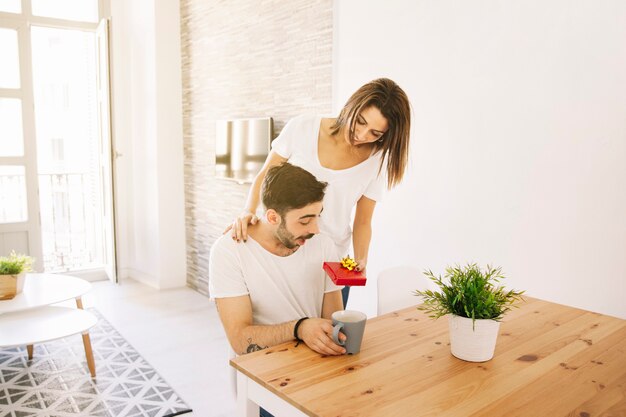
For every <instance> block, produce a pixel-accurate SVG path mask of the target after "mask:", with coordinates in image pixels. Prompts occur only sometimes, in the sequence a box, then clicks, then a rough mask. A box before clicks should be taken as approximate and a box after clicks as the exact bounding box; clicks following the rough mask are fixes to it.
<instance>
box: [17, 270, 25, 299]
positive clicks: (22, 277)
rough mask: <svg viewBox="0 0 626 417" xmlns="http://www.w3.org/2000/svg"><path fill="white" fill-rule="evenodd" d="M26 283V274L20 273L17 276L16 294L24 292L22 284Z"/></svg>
mask: <svg viewBox="0 0 626 417" xmlns="http://www.w3.org/2000/svg"><path fill="white" fill-rule="evenodd" d="M25 281H26V272H20V273H19V274H18V275H17V284H16V287H17V291H16V294H19V293H21V292H22V291H23V290H24V282H25Z"/></svg>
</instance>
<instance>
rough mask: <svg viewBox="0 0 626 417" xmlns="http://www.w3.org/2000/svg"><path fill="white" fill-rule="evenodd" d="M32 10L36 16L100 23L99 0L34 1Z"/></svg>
mask: <svg viewBox="0 0 626 417" xmlns="http://www.w3.org/2000/svg"><path fill="white" fill-rule="evenodd" d="M32 10H33V14H34V15H35V16H44V17H56V18H57V19H67V20H80V21H83V22H97V21H98V0H54V1H50V0H32Z"/></svg>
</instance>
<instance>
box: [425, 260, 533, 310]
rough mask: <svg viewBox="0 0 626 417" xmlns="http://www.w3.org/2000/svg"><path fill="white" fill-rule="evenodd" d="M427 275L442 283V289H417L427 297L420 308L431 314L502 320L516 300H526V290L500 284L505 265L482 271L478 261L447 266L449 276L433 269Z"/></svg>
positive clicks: (437, 282)
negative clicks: (513, 288)
mask: <svg viewBox="0 0 626 417" xmlns="http://www.w3.org/2000/svg"><path fill="white" fill-rule="evenodd" d="M424 275H426V277H428V278H429V279H430V280H431V281H433V282H434V283H435V284H437V286H438V287H439V289H440V291H431V290H424V291H414V294H415V295H419V296H421V297H422V298H423V300H424V303H423V304H421V305H420V306H419V307H418V309H419V310H423V311H426V312H427V313H428V315H429V317H431V318H434V319H438V318H439V317H441V316H445V315H446V314H455V315H457V316H461V317H467V318H470V319H472V322H475V320H477V319H492V320H496V321H500V320H501V319H502V317H503V316H504V314H505V313H506V312H508V311H509V310H510V309H511V307H513V304H514V303H515V302H516V301H519V300H523V298H522V294H523V293H524V291H514V290H509V291H506V290H505V289H504V288H503V287H501V286H498V285H497V284H498V283H499V281H500V280H501V279H503V278H504V276H503V275H502V268H492V267H491V266H489V265H487V269H486V270H484V271H482V270H481V269H480V267H478V265H476V264H467V265H466V266H465V267H461V266H459V265H456V266H454V267H448V268H446V273H445V280H444V279H442V278H441V276H439V277H437V276H435V274H433V273H432V271H430V270H428V271H424Z"/></svg>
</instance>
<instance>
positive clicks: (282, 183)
mask: <svg viewBox="0 0 626 417" xmlns="http://www.w3.org/2000/svg"><path fill="white" fill-rule="evenodd" d="M327 185H328V183H325V182H321V181H318V180H317V178H315V176H314V175H313V174H311V173H310V172H309V171H307V170H305V169H302V168H300V167H298V166H295V165H291V164H290V163H289V162H283V163H282V164H281V165H277V166H273V167H271V168H270V169H268V170H267V174H265V179H264V180H263V185H262V186H261V201H262V202H263V206H265V209H266V210H269V209H273V210H276V212H277V213H278V214H279V215H281V216H284V215H285V213H287V212H288V211H289V210H294V209H300V208H302V207H305V206H308V205H309V204H312V203H317V202H318V201H322V200H323V199H324V191H325V190H326V186H327Z"/></svg>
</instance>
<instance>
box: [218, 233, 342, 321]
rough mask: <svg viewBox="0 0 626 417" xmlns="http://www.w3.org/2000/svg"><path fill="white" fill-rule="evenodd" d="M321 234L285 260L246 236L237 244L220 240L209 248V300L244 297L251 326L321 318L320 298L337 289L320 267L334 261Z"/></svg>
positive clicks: (330, 244) (333, 253) (329, 244)
mask: <svg viewBox="0 0 626 417" xmlns="http://www.w3.org/2000/svg"><path fill="white" fill-rule="evenodd" d="M338 259H339V258H338V256H337V251H336V248H335V245H334V244H333V242H332V241H331V240H330V239H329V238H328V237H326V236H322V235H316V236H314V237H313V238H311V239H309V240H307V242H306V243H305V244H304V245H303V246H301V247H300V248H299V249H298V250H297V251H296V252H294V253H293V254H291V255H289V256H277V255H274V254H273V253H271V252H269V251H267V250H266V249H265V248H263V247H262V246H261V245H260V244H259V243H258V242H257V241H255V240H254V239H252V237H250V236H248V241H247V242H244V243H237V242H235V241H233V240H232V238H231V237H230V235H223V236H221V237H220V238H219V239H218V240H217V241H216V242H215V244H213V246H212V247H211V256H210V259H209V277H210V278H209V291H210V294H211V297H213V298H226V297H238V296H242V295H249V296H250V300H251V304H252V318H253V322H254V324H265V325H267V324H279V323H284V322H286V321H291V320H297V319H300V318H302V317H321V316H322V303H323V300H324V294H325V293H327V292H331V291H337V290H340V289H341V288H343V287H340V286H336V285H335V284H334V283H333V282H332V281H331V280H330V279H329V278H328V277H327V275H326V273H325V272H324V270H323V269H322V264H323V262H325V261H337V260H338Z"/></svg>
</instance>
